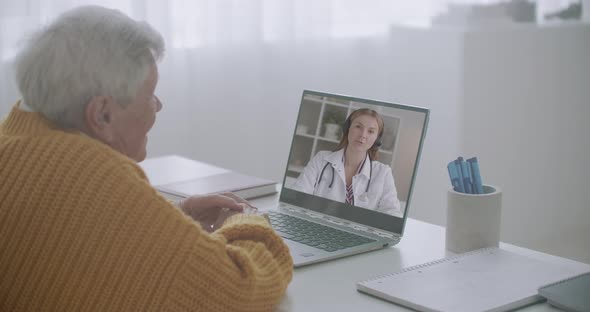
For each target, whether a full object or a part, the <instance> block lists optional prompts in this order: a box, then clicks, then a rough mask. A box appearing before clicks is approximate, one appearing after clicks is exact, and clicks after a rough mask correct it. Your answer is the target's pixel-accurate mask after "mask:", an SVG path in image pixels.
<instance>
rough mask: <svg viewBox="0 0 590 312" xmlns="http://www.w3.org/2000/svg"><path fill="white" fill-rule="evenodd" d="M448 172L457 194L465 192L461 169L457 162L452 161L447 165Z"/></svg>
mask: <svg viewBox="0 0 590 312" xmlns="http://www.w3.org/2000/svg"><path fill="white" fill-rule="evenodd" d="M447 170H448V171H449V177H450V178H451V184H452V185H453V190H455V191H456V192H462V193H463V192H465V189H464V188H463V179H462V177H461V168H460V167H459V166H457V164H456V161H455V160H454V161H451V162H450V163H449V164H448V165H447Z"/></svg>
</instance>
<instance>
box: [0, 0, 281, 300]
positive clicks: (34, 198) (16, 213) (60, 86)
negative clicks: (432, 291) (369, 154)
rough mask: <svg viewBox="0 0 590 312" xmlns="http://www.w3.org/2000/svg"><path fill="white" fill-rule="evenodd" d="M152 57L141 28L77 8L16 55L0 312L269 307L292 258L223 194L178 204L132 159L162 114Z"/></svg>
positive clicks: (5, 147) (1, 191) (155, 47)
mask: <svg viewBox="0 0 590 312" xmlns="http://www.w3.org/2000/svg"><path fill="white" fill-rule="evenodd" d="M163 51H164V42H163V40H162V37H161V36H160V35H159V34H158V33H157V32H156V31H154V30H153V29H152V28H151V27H150V26H148V25H147V24H145V23H139V22H136V21H134V20H132V19H130V18H129V17H127V16H125V15H124V14H122V13H120V12H118V11H114V10H109V9H105V8H100V7H82V8H77V9H74V10H72V11H69V12H66V13H65V14H63V15H61V16H60V17H59V18H58V19H57V20H56V21H55V22H53V23H52V24H50V25H49V26H47V27H46V28H44V29H42V30H41V31H39V32H38V33H36V34H35V35H34V36H33V37H32V38H31V39H30V40H29V41H28V44H27V45H26V46H25V47H24V49H23V50H22V51H21V52H20V54H19V55H18V56H17V60H16V76H17V77H16V78H17V83H18V87H19V89H20V91H21V93H22V98H23V99H22V100H21V101H19V102H17V104H16V105H15V106H14V108H13V109H12V111H11V112H10V114H9V115H8V116H7V117H6V119H5V120H4V121H3V123H2V124H0V177H1V179H0V276H1V278H0V310H2V311H21V310H28V311H46V310H51V311H53V310H58V311H66V310H69V311H81V310H101V311H108V310H121V311H145V310H154V311H160V310H167V311H168V310H170V311H176V310H202V311H238V310H244V311H264V310H271V309H272V308H273V307H274V306H275V305H276V304H277V303H278V302H279V300H280V298H281V296H282V295H283V294H284V292H285V289H286V288H287V285H288V283H289V282H290V280H291V277H292V260H291V257H290V255H289V252H288V249H287V247H286V245H285V244H284V243H283V241H282V240H281V238H280V237H279V236H277V235H276V234H275V233H274V231H273V230H272V228H271V227H270V225H269V224H268V222H267V221H266V220H265V219H264V218H263V217H261V216H257V215H246V214H243V213H240V212H241V210H242V209H243V207H245V206H246V205H247V203H246V202H245V201H243V200H242V199H240V198H237V197H235V196H233V195H231V194H224V195H210V196H202V197H192V198H189V199H187V200H186V201H184V202H183V203H182V204H181V205H180V208H181V209H178V208H177V207H175V206H174V205H173V204H171V203H170V202H168V201H167V200H166V199H164V198H163V197H161V196H160V195H159V194H158V193H157V192H156V191H155V190H154V189H153V188H152V187H151V186H150V184H149V182H148V180H147V178H146V176H145V174H144V172H143V171H142V170H141V169H140V167H139V166H138V165H137V164H136V162H137V161H141V160H143V159H144V158H145V155H146V143H147V132H148V131H149V130H150V128H151V127H152V125H153V124H154V121H155V117H156V113H157V112H158V111H160V110H161V109H162V103H161V102H160V100H159V99H158V97H156V95H155V94H154V90H155V88H156V85H157V83H158V67H157V65H156V62H157V60H158V59H159V58H160V57H161V56H162V54H163ZM228 210H229V211H230V212H231V213H224V212H227V211H228ZM191 217H192V218H191ZM195 221H197V222H195ZM215 224H220V225H221V226H220V227H219V228H217V227H216V226H212V225H215ZM202 225H204V226H202ZM204 229H206V230H204ZM212 230H214V231H213V232H212V233H210V231H212Z"/></svg>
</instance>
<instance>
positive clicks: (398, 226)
mask: <svg viewBox="0 0 590 312" xmlns="http://www.w3.org/2000/svg"><path fill="white" fill-rule="evenodd" d="M428 116H429V110H428V109H425V108H420V107H413V106H407V105H400V104H393V103H387V102H381V101H375V100H367V99H361V98H354V97H349V96H342V95H335V94H328V93H322V92H316V91H307V90H306V91H304V92H303V96H302V99H301V105H300V107H299V114H298V118H297V123H296V126H295V131H294V134H293V140H292V143H291V151H290V153H289V161H288V164H287V169H286V173H285V178H284V180H283V189H282V191H281V201H282V202H285V203H289V204H292V205H295V206H298V207H301V208H305V209H310V210H313V211H317V212H321V213H324V214H328V215H331V216H334V217H338V218H341V219H345V220H349V221H353V222H356V223H360V224H364V225H368V226H371V227H374V228H378V229H381V230H385V231H389V232H393V233H398V234H402V232H403V228H404V224H405V220H406V218H407V215H408V211H409V207H410V199H411V195H412V188H413V186H414V180H415V178H416V173H417V168H418V160H419V158H420V153H421V149H422V143H423V141H424V137H425V135H426V127H427V124H428Z"/></svg>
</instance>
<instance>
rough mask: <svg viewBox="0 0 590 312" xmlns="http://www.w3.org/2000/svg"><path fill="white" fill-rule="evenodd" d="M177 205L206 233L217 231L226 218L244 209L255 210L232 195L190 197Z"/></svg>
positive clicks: (244, 201)
mask: <svg viewBox="0 0 590 312" xmlns="http://www.w3.org/2000/svg"><path fill="white" fill-rule="evenodd" d="M178 205H179V206H180V209H182V211H184V213H186V214H187V215H189V216H191V218H193V220H195V221H197V222H199V223H200V224H201V226H202V227H203V229H204V230H206V231H207V232H213V231H215V230H217V229H218V228H219V227H221V225H223V223H224V222H225V220H226V219H227V218H229V217H231V216H233V215H235V214H237V213H241V212H243V211H244V209H252V208H253V209H256V208H254V207H253V206H252V205H250V204H249V203H248V202H247V201H246V200H244V199H243V198H241V197H239V196H237V195H235V194H233V193H219V194H209V195H202V196H201V195H197V196H191V197H189V198H187V199H185V200H183V201H181V202H180V203H179V204H178Z"/></svg>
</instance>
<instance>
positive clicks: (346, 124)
mask: <svg viewBox="0 0 590 312" xmlns="http://www.w3.org/2000/svg"><path fill="white" fill-rule="evenodd" d="M360 111H366V112H372V113H373V114H377V112H375V111H374V110H372V109H368V108H365V109H359V110H356V111H354V112H352V113H351V114H350V115H349V116H348V118H346V120H345V121H344V124H343V125H342V128H343V129H342V137H343V138H347V137H348V132H349V131H350V126H351V124H352V118H351V117H353V115H355V113H357V112H360ZM361 114H362V113H361ZM377 116H378V114H377ZM382 137H383V127H381V129H380V131H379V135H378V136H377V139H376V140H375V143H373V146H371V148H369V151H372V150H375V151H376V150H377V149H379V147H380V146H381V145H382V144H383V142H382V140H381V138H382ZM369 151H367V153H369ZM365 160H366V158H365ZM329 165H330V162H326V164H325V165H324V167H323V168H322V171H321V172H320V175H319V177H318V179H317V181H316V183H315V184H314V186H313V188H314V190H315V189H316V186H317V185H318V184H320V182H321V181H322V177H323V176H324V171H325V170H326V167H328V166H329ZM364 165H365V161H363V163H362V164H361V166H359V171H360V169H361V168H363V166H364ZM330 168H331V169H332V177H331V179H330V184H329V185H328V188H332V184H334V176H335V172H334V167H333V166H330ZM369 170H370V172H369V181H368V182H367V187H366V188H365V193H364V194H363V195H365V197H366V194H367V193H368V192H369V186H370V185H371V178H372V177H373V159H372V158H371V157H369Z"/></svg>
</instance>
